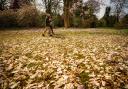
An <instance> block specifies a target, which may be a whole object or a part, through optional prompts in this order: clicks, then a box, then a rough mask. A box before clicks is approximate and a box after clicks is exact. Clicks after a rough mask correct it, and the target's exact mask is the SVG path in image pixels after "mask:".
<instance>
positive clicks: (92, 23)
mask: <svg viewBox="0 0 128 89" xmlns="http://www.w3.org/2000/svg"><path fill="white" fill-rule="evenodd" d="M97 22H98V19H97V18H96V16H92V17H90V18H88V19H86V20H85V21H84V24H83V26H84V27H85V28H88V27H89V28H95V27H96V24H97Z"/></svg>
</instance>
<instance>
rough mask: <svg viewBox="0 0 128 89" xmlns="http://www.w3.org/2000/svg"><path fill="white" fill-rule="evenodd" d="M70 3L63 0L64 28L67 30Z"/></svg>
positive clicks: (67, 0)
mask: <svg viewBox="0 0 128 89" xmlns="http://www.w3.org/2000/svg"><path fill="white" fill-rule="evenodd" d="M69 9H70V1H69V0H64V27H65V28H69V27H70V12H69Z"/></svg>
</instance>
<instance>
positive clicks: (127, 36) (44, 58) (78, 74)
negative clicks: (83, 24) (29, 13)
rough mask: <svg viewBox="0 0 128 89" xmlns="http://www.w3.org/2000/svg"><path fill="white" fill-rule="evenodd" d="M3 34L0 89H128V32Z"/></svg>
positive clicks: (73, 31) (1, 33) (0, 39)
mask: <svg viewBox="0 0 128 89" xmlns="http://www.w3.org/2000/svg"><path fill="white" fill-rule="evenodd" d="M41 33H42V29H35V28H32V29H23V30H21V29H17V30H13V29H11V30H9V29H5V30H3V31H2V30H1V31H0V89H9V88H11V89H128V30H127V29H126V30H115V29H102V28H100V29H73V28H71V29H63V28H59V29H56V30H55V33H56V35H55V36H53V37H49V36H46V37H42V36H41Z"/></svg>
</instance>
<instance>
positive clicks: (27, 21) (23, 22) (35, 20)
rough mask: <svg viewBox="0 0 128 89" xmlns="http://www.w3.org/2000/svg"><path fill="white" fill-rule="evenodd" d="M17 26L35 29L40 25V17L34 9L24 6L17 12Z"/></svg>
mask: <svg viewBox="0 0 128 89" xmlns="http://www.w3.org/2000/svg"><path fill="white" fill-rule="evenodd" d="M17 20H18V24H19V26H26V27H35V26H39V24H40V23H41V21H40V15H39V14H38V12H37V10H36V8H35V7H32V6H25V7H24V8H22V9H19V11H18V17H17Z"/></svg>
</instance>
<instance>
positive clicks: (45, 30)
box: [42, 27, 48, 36]
mask: <svg viewBox="0 0 128 89" xmlns="http://www.w3.org/2000/svg"><path fill="white" fill-rule="evenodd" d="M47 30H48V28H47V27H45V29H44V32H43V34H42V36H45V34H46V32H47Z"/></svg>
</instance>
